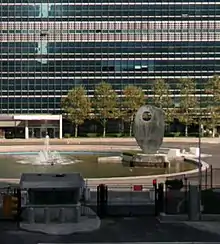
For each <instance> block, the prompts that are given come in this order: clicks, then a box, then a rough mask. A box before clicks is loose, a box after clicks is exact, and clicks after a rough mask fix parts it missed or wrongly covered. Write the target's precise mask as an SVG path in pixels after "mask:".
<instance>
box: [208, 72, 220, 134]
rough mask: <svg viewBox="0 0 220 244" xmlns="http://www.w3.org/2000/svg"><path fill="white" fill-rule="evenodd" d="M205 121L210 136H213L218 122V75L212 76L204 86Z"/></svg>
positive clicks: (219, 103) (219, 108)
mask: <svg viewBox="0 0 220 244" xmlns="http://www.w3.org/2000/svg"><path fill="white" fill-rule="evenodd" d="M205 93H206V95H207V98H206V107H207V108H206V111H207V118H208V120H207V123H206V127H207V128H208V129H211V130H212V136H213V137H214V136H215V132H216V127H217V125H219V123H220V77H219V76H218V75H215V76H213V77H212V78H211V79H210V80H209V81H208V83H207V86H206V88H205Z"/></svg>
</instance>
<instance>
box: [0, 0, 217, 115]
mask: <svg viewBox="0 0 220 244" xmlns="http://www.w3.org/2000/svg"><path fill="white" fill-rule="evenodd" d="M0 15H1V22H0V39H1V42H0V75H1V81H0V91H1V95H0V99H1V101H0V113H53V114H54V113H60V99H61V97H62V96H65V95H66V93H67V91H68V90H69V89H71V88H73V87H74V86H76V85H78V84H83V85H84V86H85V87H86V88H87V89H88V93H89V94H90V95H92V92H93V89H94V85H95V84H97V83H99V82H100V81H108V82H110V83H111V84H112V85H113V87H114V88H115V89H116V90H118V91H120V90H121V89H123V87H124V86H126V85H128V84H135V85H138V86H142V87H143V88H144V89H146V90H149V89H150V87H151V86H152V84H153V82H154V80H155V79H157V78H163V79H166V80H169V82H170V84H171V88H172V84H175V81H176V79H178V78H181V77H183V78H184V77H190V78H193V79H196V80H199V81H201V80H206V79H207V78H209V77H211V76H213V74H216V73H217V74H218V72H219V71H220V62H219V60H220V0H216V1H215V0H212V1H209V0H200V1H199V2H197V1H194V0H187V1H186V0H171V1H170V0H159V1H158V0H131V1H130V0H62V1H61V0H1V4H0Z"/></svg>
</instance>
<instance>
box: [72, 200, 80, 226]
mask: <svg viewBox="0 0 220 244" xmlns="http://www.w3.org/2000/svg"><path fill="white" fill-rule="evenodd" d="M80 215H81V206H80V204H77V205H76V207H75V208H74V222H75V223H78V222H79V221H80Z"/></svg>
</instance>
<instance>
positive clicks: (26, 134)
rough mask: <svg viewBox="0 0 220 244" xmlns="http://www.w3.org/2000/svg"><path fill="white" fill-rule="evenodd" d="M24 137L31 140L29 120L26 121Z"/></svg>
mask: <svg viewBox="0 0 220 244" xmlns="http://www.w3.org/2000/svg"><path fill="white" fill-rule="evenodd" d="M24 135H25V139H29V129H28V120H25V128H24Z"/></svg>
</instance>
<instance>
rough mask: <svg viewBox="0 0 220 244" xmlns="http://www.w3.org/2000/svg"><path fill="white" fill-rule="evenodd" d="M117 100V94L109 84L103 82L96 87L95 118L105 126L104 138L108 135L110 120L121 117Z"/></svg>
mask: <svg viewBox="0 0 220 244" xmlns="http://www.w3.org/2000/svg"><path fill="white" fill-rule="evenodd" d="M117 100H118V99H117V93H116V92H115V91H114V90H113V88H112V86H111V85H110V84H109V83H106V82H102V83H100V84H98V85H97V86H96V87H95V90H94V98H93V107H94V117H95V118H96V119H97V120H99V121H100V123H101V124H102V126H103V137H105V135H106V126H107V122H108V120H109V119H115V118H118V117H119V109H118V101H117Z"/></svg>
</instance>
